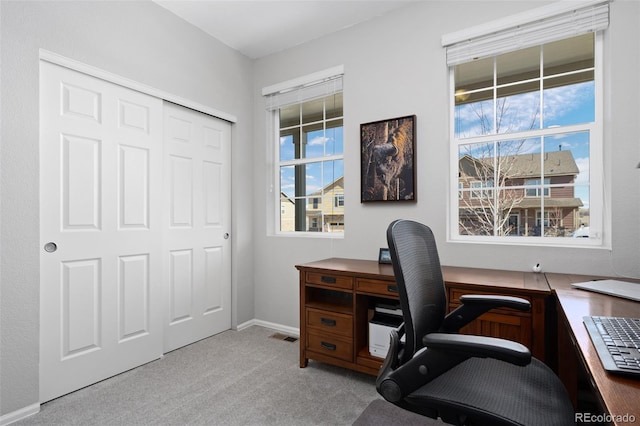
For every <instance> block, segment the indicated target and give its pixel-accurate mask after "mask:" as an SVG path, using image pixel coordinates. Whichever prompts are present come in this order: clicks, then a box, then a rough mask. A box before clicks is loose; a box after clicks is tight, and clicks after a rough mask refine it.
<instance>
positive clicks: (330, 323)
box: [320, 318, 336, 327]
mask: <svg viewBox="0 0 640 426" xmlns="http://www.w3.org/2000/svg"><path fill="white" fill-rule="evenodd" d="M320 323H321V324H322V325H326V326H328V327H335V326H336V320H334V319H330V318H320Z"/></svg>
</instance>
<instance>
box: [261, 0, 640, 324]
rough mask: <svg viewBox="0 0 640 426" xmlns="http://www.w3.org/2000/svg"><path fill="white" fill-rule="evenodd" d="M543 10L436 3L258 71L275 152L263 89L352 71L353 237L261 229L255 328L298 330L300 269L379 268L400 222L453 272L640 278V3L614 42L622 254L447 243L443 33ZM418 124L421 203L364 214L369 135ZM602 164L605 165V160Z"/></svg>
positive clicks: (609, 154) (348, 109)
mask: <svg viewBox="0 0 640 426" xmlns="http://www.w3.org/2000/svg"><path fill="white" fill-rule="evenodd" d="M545 3H548V2H541V1H518V2H515V1H496V2H489V1H469V2H461V1H428V2H421V3H418V4H415V5H410V6H408V7H406V8H403V9H401V10H399V11H396V12H394V13H392V14H389V15H387V16H385V17H383V18H380V19H377V20H374V21H370V22H367V23H364V24H361V25H358V26H355V27H352V28H348V29H346V30H343V31H342V32H340V33H338V34H334V35H331V36H328V37H324V38H321V39H318V40H315V41H313V42H310V43H306V44H304V45H302V46H299V47H296V48H294V49H290V50H288V51H285V52H281V53H279V54H274V55H271V56H269V57H266V58H263V59H260V60H258V61H256V65H255V70H254V73H255V94H254V96H255V105H254V111H255V123H256V125H255V131H256V133H255V140H256V141H261V140H262V141H264V140H265V132H264V130H263V129H264V120H265V113H264V108H263V105H264V103H263V100H262V99H261V95H260V89H261V88H262V87H264V86H268V85H271V84H275V83H278V82H282V81H286V80H288V79H291V78H295V77H299V76H303V75H306V74H310V73H312V72H315V71H319V70H322V69H325V68H329V67H331V66H335V65H340V64H344V70H345V75H344V114H345V130H344V145H345V153H344V155H345V236H344V239H343V240H327V239H313V238H287V237H275V236H267V234H266V232H265V231H264V229H265V226H266V225H265V219H264V217H263V216H261V215H260V214H257V215H256V217H255V219H254V220H255V222H254V229H255V230H256V235H255V245H256V255H255V268H254V273H255V287H256V288H255V300H256V308H255V313H256V317H257V318H259V319H262V320H265V321H272V322H276V323H282V324H286V325H289V326H294V327H297V326H299V313H298V294H299V291H298V275H297V271H296V270H295V268H294V265H295V264H297V263H304V262H309V261H313V260H318V259H323V258H327V257H352V258H361V259H377V254H378V248H379V247H386V245H387V244H386V240H385V231H386V227H387V225H388V224H389V223H390V222H391V221H392V220H394V219H397V218H408V219H415V220H418V221H421V222H424V223H427V224H429V225H430V226H431V227H432V228H433V230H434V233H435V234H436V238H437V240H438V245H439V251H440V256H441V261H442V263H443V264H444V265H460V266H471V267H483V268H500V269H509V270H523V271H526V270H530V268H531V266H532V265H533V263H534V262H540V263H541V264H542V266H543V269H544V270H546V271H556V272H576V273H580V272H581V273H589V274H602V275H614V276H615V275H619V274H620V275H631V276H635V277H640V266H639V264H640V218H639V214H638V212H640V189H639V187H640V185H639V184H640V170H639V169H636V168H635V167H636V165H637V164H638V162H639V161H640V142H639V136H638V134H639V132H640V127H639V124H638V123H639V122H640V117H639V111H640V109H639V104H638V103H639V101H638V99H639V98H640V96H639V95H640V85H639V82H638V72H639V69H640V64H639V62H638V61H639V56H640V29H639V28H640V25H639V24H640V4H639V3H638V2H633V1H627V0H616V1H614V2H613V3H612V5H611V28H610V29H609V31H608V32H607V36H606V47H605V49H606V58H605V61H606V67H605V72H606V75H605V78H606V80H607V83H606V84H605V90H606V93H607V95H606V114H605V117H606V120H605V126H606V137H605V143H606V145H607V148H606V158H605V159H604V161H605V164H606V168H607V182H606V184H607V185H608V188H609V190H608V191H607V202H610V204H611V209H610V210H609V212H608V213H609V214H611V215H612V224H613V233H612V243H613V250H611V251H609V250H604V249H568V248H545V249H541V248H539V247H522V246H518V247H514V246H498V245H487V244H469V243H466V244H465V243H448V242H446V214H447V191H448V187H447V185H448V184H447V182H448V176H449V175H450V173H449V146H448V135H449V129H448V111H449V98H448V70H447V67H446V65H445V52H444V49H443V48H442V47H441V43H440V40H441V36H442V35H443V34H446V33H449V32H452V31H457V30H461V29H464V28H467V27H470V26H474V25H477V24H480V23H484V22H488V21H491V20H493V19H497V18H500V17H504V16H509V15H512V14H515V13H519V12H522V11H525V10H529V9H532V8H536V7H539V6H542V5H544V4H545ZM410 114H415V115H416V116H417V147H416V157H417V158H416V161H417V200H418V201H417V202H416V203H415V204H404V203H403V204H398V205H381V204H361V203H360V163H359V162H360V156H359V155H360V154H359V125H360V124H361V123H366V122H371V121H376V120H381V119H387V118H393V117H399V116H404V115H410ZM256 154H257V155H256V156H255V160H254V167H255V175H254V180H255V188H254V194H255V199H256V209H257V210H260V209H261V208H262V209H264V210H266V205H267V204H268V203H267V197H270V196H271V195H270V194H268V193H267V191H266V185H265V183H264V178H265V176H267V171H266V161H265V158H266V152H265V144H264V143H262V144H256ZM594 160H595V161H598V159H594Z"/></svg>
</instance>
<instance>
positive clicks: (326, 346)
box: [320, 342, 336, 351]
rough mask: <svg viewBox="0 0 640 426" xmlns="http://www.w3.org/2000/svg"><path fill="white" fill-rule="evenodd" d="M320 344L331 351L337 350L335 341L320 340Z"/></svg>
mask: <svg viewBox="0 0 640 426" xmlns="http://www.w3.org/2000/svg"><path fill="white" fill-rule="evenodd" d="M320 346H322V347H323V348H325V349H328V350H330V351H335V350H336V345H334V344H333V343H327V342H320Z"/></svg>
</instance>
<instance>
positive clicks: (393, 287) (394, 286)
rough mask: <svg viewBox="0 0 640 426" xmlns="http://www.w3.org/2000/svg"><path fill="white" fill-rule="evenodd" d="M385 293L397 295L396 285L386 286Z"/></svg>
mask: <svg viewBox="0 0 640 426" xmlns="http://www.w3.org/2000/svg"><path fill="white" fill-rule="evenodd" d="M387 291H388V292H389V293H397V292H398V286H397V285H388V286H387Z"/></svg>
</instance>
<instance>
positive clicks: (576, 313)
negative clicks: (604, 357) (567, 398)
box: [545, 273, 640, 424]
mask: <svg viewBox="0 0 640 426" xmlns="http://www.w3.org/2000/svg"><path fill="white" fill-rule="evenodd" d="M545 276H546V278H547V281H548V282H549V286H550V287H551V289H552V290H553V291H554V292H555V294H556V296H557V299H558V303H559V305H560V307H561V308H562V309H561V311H562V314H563V315H564V317H565V319H566V321H567V323H568V324H569V327H570V332H571V334H572V336H573V338H574V339H575V343H576V345H577V346H578V347H579V351H578V355H579V356H580V357H582V362H583V364H584V365H585V367H586V368H587V369H588V371H587V373H588V374H589V376H591V379H592V380H593V383H594V385H595V386H594V387H595V388H596V389H597V391H598V392H599V394H600V395H599V397H600V399H601V402H602V403H603V404H604V406H605V408H606V410H607V411H608V412H609V414H611V415H620V416H622V415H625V414H633V415H634V416H635V418H636V421H640V379H633V378H628V377H624V376H619V375H614V374H609V373H607V372H606V371H605V370H604V368H602V363H601V362H600V359H599V357H598V354H597V352H596V349H595V347H594V346H593V343H592V342H591V338H590V337H589V334H588V333H587V330H586V328H585V326H584V324H583V322H582V317H584V316H589V315H604V316H618V317H640V303H638V302H634V301H633V300H628V299H623V298H620V297H614V296H608V295H604V294H599V293H594V292H591V291H586V290H580V289H575V288H573V287H571V284H572V283H577V282H584V281H590V280H593V279H599V278H602V277H593V276H585V275H573V274H556V273H546V274H545ZM625 281H631V282H637V283H639V285H640V280H626V279H625ZM621 424H622V423H621Z"/></svg>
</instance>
